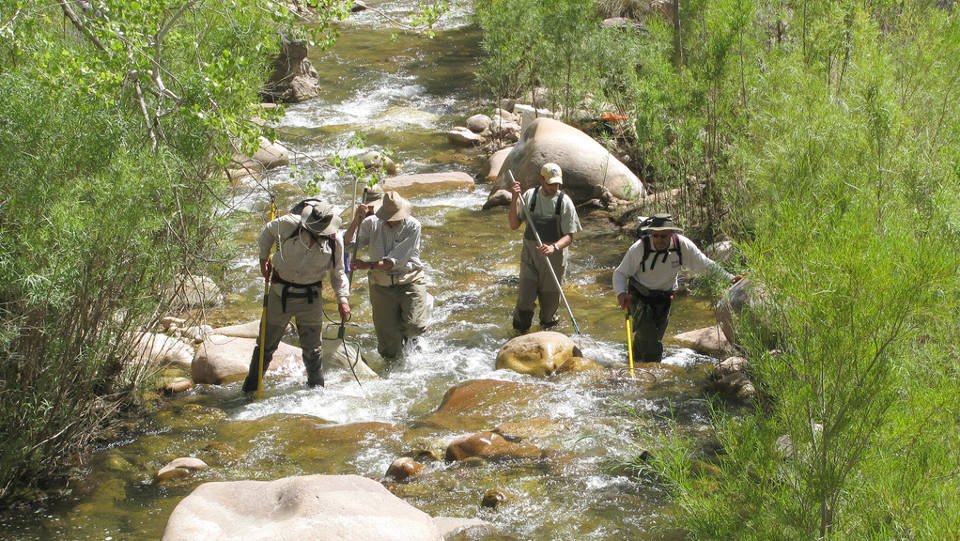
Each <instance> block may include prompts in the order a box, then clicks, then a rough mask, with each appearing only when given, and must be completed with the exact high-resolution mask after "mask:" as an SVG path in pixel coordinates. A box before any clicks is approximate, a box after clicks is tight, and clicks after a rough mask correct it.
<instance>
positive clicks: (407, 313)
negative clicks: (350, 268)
mask: <svg viewBox="0 0 960 541" xmlns="http://www.w3.org/2000/svg"><path fill="white" fill-rule="evenodd" d="M370 306H371V307H372V308H373V327H374V329H376V331H377V351H379V352H380V355H381V356H382V357H383V358H384V359H396V358H397V357H399V356H400V352H401V351H402V350H403V343H404V339H406V338H411V337H414V336H419V335H421V334H423V333H424V331H426V330H427V323H428V322H427V315H428V314H427V312H428V301H427V286H425V285H424V284H423V281H422V280H417V281H415V282H412V283H409V284H404V285H397V286H380V285H376V284H374V283H370Z"/></svg>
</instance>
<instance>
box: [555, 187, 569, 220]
mask: <svg viewBox="0 0 960 541" xmlns="http://www.w3.org/2000/svg"><path fill="white" fill-rule="evenodd" d="M558 193H559V195H560V197H558V198H557V208H556V210H554V211H553V213H554V214H556V215H558V216H559V215H560V212H561V211H562V210H563V198H564V197H566V196H567V194H565V193H563V190H559V191H558Z"/></svg>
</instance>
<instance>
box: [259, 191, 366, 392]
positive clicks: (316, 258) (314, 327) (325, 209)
mask: <svg viewBox="0 0 960 541" xmlns="http://www.w3.org/2000/svg"><path fill="white" fill-rule="evenodd" d="M298 207H299V208H298ZM294 209H295V210H299V212H291V213H290V214H286V215H284V216H281V217H279V218H277V219H275V220H272V221H270V222H269V223H268V224H267V225H266V227H264V229H263V232H262V233H261V234H260V238H259V239H258V241H257V247H258V249H259V256H260V274H262V275H263V277H264V278H265V279H267V280H269V281H270V283H271V286H270V293H269V295H267V299H265V300H266V312H265V314H264V319H265V321H264V322H263V324H262V329H263V331H264V334H263V336H260V337H258V339H257V346H256V348H254V350H253V357H252V358H251V359H250V369H249V370H248V371H247V378H246V380H244V382H243V391H244V392H247V393H249V392H253V391H255V390H256V389H257V385H258V380H259V377H258V373H257V372H258V368H262V370H263V372H266V371H267V367H268V366H269V365H270V360H271V359H272V357H273V353H274V352H275V351H276V350H277V346H278V345H280V339H281V338H282V337H283V333H284V332H285V331H286V328H287V324H288V323H289V322H290V319H291V318H293V319H296V322H297V334H298V335H299V336H300V347H301V348H303V364H304V366H306V369H307V385H309V386H311V387H316V386H321V387H322V386H323V372H322V371H321V357H322V350H321V344H320V342H321V340H322V331H323V299H322V298H321V289H322V283H321V282H322V280H323V275H324V274H326V273H329V275H330V285H331V287H333V291H334V293H335V294H336V296H337V302H338V310H339V311H340V317H342V318H343V319H347V318H349V317H350V304H349V302H348V297H349V295H350V288H349V283H348V281H347V275H346V269H345V265H344V257H343V254H344V251H343V238H342V237H341V236H340V233H339V232H338V231H337V229H338V228H339V227H340V217H339V216H335V215H334V213H333V207H331V206H330V205H329V204H328V203H326V202H323V201H320V200H319V199H307V200H304V201H302V202H301V203H300V204H299V205H297V207H294ZM274 246H276V247H277V251H276V252H275V253H274V254H273V255H271V254H270V250H271V249H272V248H273V247H274ZM261 345H262V346H263V348H264V349H263V366H262V367H260V366H259V365H260V347H261Z"/></svg>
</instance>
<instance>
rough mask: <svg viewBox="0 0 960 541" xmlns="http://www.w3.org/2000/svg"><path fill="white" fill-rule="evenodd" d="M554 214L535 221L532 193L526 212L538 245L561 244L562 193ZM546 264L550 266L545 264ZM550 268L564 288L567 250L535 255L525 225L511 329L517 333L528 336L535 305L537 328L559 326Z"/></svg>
mask: <svg viewBox="0 0 960 541" xmlns="http://www.w3.org/2000/svg"><path fill="white" fill-rule="evenodd" d="M559 195H560V199H559V200H558V204H557V209H556V212H554V214H553V216H550V217H548V218H541V217H537V215H536V214H534V213H533V210H534V208H535V206H536V200H537V190H535V191H534V193H533V197H532V198H531V199H532V202H531V204H530V208H529V209H524V212H529V213H530V217H531V218H532V220H533V224H534V226H536V228H537V233H538V234H539V235H540V242H542V243H543V244H551V243H554V242H557V241H558V240H560V237H562V236H563V233H562V232H561V231H560V210H561V206H562V204H563V198H564V193H563V192H559ZM548 261H549V263H548ZM548 264H550V265H553V270H554V272H556V274H557V281H559V282H560V284H563V277H564V274H565V273H566V270H567V249H566V248H564V249H563V250H558V251H555V252H554V253H552V254H550V255H549V256H547V257H543V256H541V255H540V254H539V253H538V252H537V239H536V236H535V235H534V232H533V230H532V229H530V226H529V225H528V226H527V227H526V228H525V229H524V232H523V251H522V252H521V253H520V292H519V294H518V295H517V306H516V308H515V309H514V311H513V328H514V329H516V330H517V331H520V332H527V331H528V330H529V329H530V325H531V323H533V310H534V308H536V302H537V301H538V300H539V301H540V325H542V326H543V328H545V329H546V328H550V327H553V326H555V325H556V324H557V323H559V319H558V318H557V308H559V307H560V289H559V288H558V287H557V284H556V283H554V281H553V278H551V277H550V269H548V268H547V267H546V266H547V265H548Z"/></svg>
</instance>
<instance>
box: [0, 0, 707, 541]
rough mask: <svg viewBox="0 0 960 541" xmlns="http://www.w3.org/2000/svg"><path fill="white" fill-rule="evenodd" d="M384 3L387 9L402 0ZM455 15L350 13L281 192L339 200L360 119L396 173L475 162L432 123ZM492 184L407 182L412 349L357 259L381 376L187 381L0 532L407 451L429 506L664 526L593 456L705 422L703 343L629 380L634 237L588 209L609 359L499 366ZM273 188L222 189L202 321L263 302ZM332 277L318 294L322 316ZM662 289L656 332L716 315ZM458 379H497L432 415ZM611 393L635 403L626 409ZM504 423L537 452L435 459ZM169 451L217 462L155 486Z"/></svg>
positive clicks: (500, 238)
mask: <svg viewBox="0 0 960 541" xmlns="http://www.w3.org/2000/svg"><path fill="white" fill-rule="evenodd" d="M378 5H379V6H380V7H381V8H382V9H385V10H387V11H388V12H389V13H393V14H397V13H403V12H404V11H405V10H406V11H409V9H410V6H411V5H412V4H411V3H410V2H384V3H380V4H378ZM458 16H459V17H460V18H459V19H458V20H457V22H455V23H454V24H449V25H448V26H447V27H443V28H441V31H440V32H439V33H438V35H437V37H436V38H435V39H433V40H427V39H425V38H423V37H419V36H414V35H410V34H400V35H399V37H398V38H397V39H396V40H395V41H394V40H392V39H391V35H392V33H393V31H392V30H390V29H388V28H384V25H383V23H382V21H378V20H377V19H376V17H375V15H373V14H364V15H361V16H359V17H358V18H357V19H356V20H354V21H353V22H352V23H350V24H346V25H345V26H344V27H343V29H342V34H341V37H340V39H339V41H338V42H337V45H336V46H335V48H334V49H333V50H332V51H329V52H326V53H322V54H318V55H315V56H314V57H313V58H312V60H313V62H314V65H315V66H316V67H317V69H318V71H319V72H320V75H321V79H322V86H323V88H324V93H323V95H322V96H320V97H319V98H318V99H316V100H312V101H310V102H308V103H303V104H297V105H293V106H290V107H289V108H288V113H287V115H286V117H285V118H284V119H283V121H281V122H280V124H279V125H278V126H277V131H278V133H279V134H280V137H281V142H282V143H283V144H284V145H286V146H287V147H288V148H291V149H292V150H293V151H294V155H295V156H296V157H295V162H296V165H297V169H298V170H299V171H300V173H301V174H302V176H293V175H291V171H290V170H289V169H284V170H276V171H272V172H271V173H270V174H269V175H268V176H267V178H266V179H265V180H264V182H263V186H269V187H270V188H271V189H278V188H277V187H278V186H281V185H283V184H289V185H290V186H289V187H287V188H284V189H285V190H286V191H285V192H283V193H282V194H281V197H280V198H279V199H278V201H279V202H280V204H281V206H288V205H290V204H292V202H294V201H295V200H297V199H298V198H299V197H300V196H301V194H302V189H303V185H304V184H303V182H302V180H303V179H304V178H310V177H312V176H313V175H317V176H319V177H320V178H323V179H325V180H324V181H323V182H321V183H320V187H319V190H320V192H319V194H318V195H320V196H321V197H324V198H327V199H329V200H330V201H332V202H333V203H334V205H335V206H337V207H339V208H341V209H346V208H348V207H349V206H350V203H351V201H350V197H351V194H352V184H351V183H350V181H348V180H347V179H339V178H336V175H334V174H333V173H332V171H331V170H330V168H329V167H328V166H327V165H325V162H326V159H327V158H328V157H329V156H331V155H333V154H335V153H341V152H344V151H345V149H346V148H347V146H346V142H347V141H349V140H350V138H351V137H352V136H353V135H354V133H362V134H363V135H366V136H367V141H368V144H369V145H370V147H371V148H375V149H379V148H384V147H390V148H392V149H394V151H395V153H396V157H397V161H398V162H399V163H400V164H401V165H402V167H403V168H404V171H406V172H429V171H435V170H450V169H455V170H461V171H468V172H469V173H471V174H474V175H476V174H478V173H479V170H478V168H477V166H476V164H477V163H479V162H478V159H479V157H480V155H479V151H476V150H471V149H468V150H462V149H456V148H452V147H451V146H450V145H449V143H448V142H447V140H446V138H445V136H444V131H445V130H446V129H448V128H450V127H452V126H454V125H457V124H462V122H463V119H465V118H466V117H467V116H469V115H471V114H473V113H474V112H477V106H476V104H475V102H476V97H477V89H476V86H475V81H474V77H473V68H474V65H475V63H476V59H477V56H478V54H479V47H478V41H479V37H480V36H479V32H478V31H477V29H475V28H473V27H471V26H468V25H466V24H465V23H464V20H465V14H464V13H462V12H459V13H458ZM450 157H454V159H450ZM487 191H488V186H485V185H482V184H479V185H477V187H476V189H475V190H473V191H461V192H453V193H444V194H438V195H423V196H416V197H413V198H412V200H413V202H414V204H415V207H416V216H417V217H418V218H419V219H420V220H421V222H422V223H423V233H424V237H423V259H424V261H425V263H426V265H427V275H428V277H429V289H430V291H431V292H432V294H433V295H434V296H435V297H436V310H435V314H434V317H435V322H434V324H433V325H432V327H431V328H430V329H429V331H428V332H427V334H426V335H425V336H424V337H423V339H422V340H421V341H420V343H419V344H418V346H417V348H416V349H411V350H409V351H408V352H407V354H406V356H405V358H404V360H403V361H402V362H400V363H399V364H397V365H394V366H391V367H389V369H388V367H386V366H385V365H384V363H383V362H382V360H381V359H379V357H378V356H377V354H376V352H375V351H376V339H375V336H374V335H373V330H372V324H371V323H370V322H371V313H370V306H369V303H368V301H367V292H366V279H365V278H364V277H362V276H361V275H360V274H358V275H357V277H356V281H355V283H354V289H353V292H352V296H351V304H352V306H353V309H354V314H355V316H354V321H355V322H357V323H358V326H356V327H349V330H348V338H349V339H351V340H354V341H356V342H357V343H358V344H359V345H360V347H361V350H362V351H363V352H364V354H365V356H366V357H367V359H368V361H369V363H370V364H371V365H372V366H374V367H375V368H377V369H378V370H380V371H381V372H382V374H383V375H384V376H385V377H383V378H381V379H377V380H365V381H363V382H362V385H361V384H358V383H357V382H356V381H355V380H354V379H353V377H352V376H351V375H350V374H349V373H335V374H332V375H331V376H330V377H329V378H328V381H327V387H326V388H323V389H317V390H310V389H306V388H305V385H304V383H305V377H304V376H303V374H302V373H299V371H296V373H289V374H286V375H284V376H282V377H280V378H270V379H268V380H267V382H266V386H265V393H264V398H263V399H262V400H260V401H252V400H250V399H248V398H247V397H244V396H243V395H242V394H241V393H240V390H239V383H238V382H233V383H229V384H226V385H222V386H216V385H200V386H198V387H196V388H194V389H192V390H190V391H188V392H186V393H184V394H182V395H178V396H177V397H175V398H173V399H171V400H170V401H169V402H168V403H167V404H166V405H165V406H164V407H163V408H162V409H161V410H159V411H157V412H155V413H153V414H152V415H151V416H150V417H149V418H148V419H144V420H143V422H142V423H141V424H140V426H139V432H138V435H137V436H136V437H132V438H130V439H127V440H122V441H118V442H114V443H113V444H111V445H109V446H107V447H105V448H104V449H103V450H101V451H100V452H98V453H97V454H96V455H95V456H93V457H92V459H91V461H90V463H89V464H88V465H87V470H88V472H89V475H88V476H87V477H86V478H85V479H84V480H83V481H82V482H80V483H79V484H78V485H76V486H73V487H71V489H72V491H71V493H70V495H69V496H68V497H67V498H65V499H62V500H59V501H56V502H55V503H53V504H51V506H50V507H49V508H46V509H42V510H40V511H39V512H38V513H37V514H35V515H33V516H29V517H21V518H16V519H14V518H6V519H4V520H3V523H2V524H0V536H2V537H4V538H9V539H51V538H58V539H157V538H159V537H160V535H161V532H162V531H163V527H164V525H165V523H166V520H167V517H168V516H169V514H170V512H171V511H172V510H173V507H174V506H175V505H176V504H177V503H178V502H179V501H180V500H181V499H183V498H184V497H185V496H186V495H187V494H189V492H190V491H191V490H192V489H193V488H195V487H196V486H197V485H199V484H200V483H203V482H207V481H229V480H240V479H260V480H269V479H277V478H281V477H285V476H290V475H304V474H317V473H324V474H340V473H356V474H360V475H365V476H369V477H373V478H376V479H381V478H382V477H383V475H384V473H385V471H386V469H387V467H388V466H389V465H390V463H391V462H392V461H393V460H394V459H395V458H397V457H398V456H401V455H413V456H417V457H418V458H420V459H421V460H422V461H423V462H424V463H425V464H426V465H427V467H428V471H429V473H428V474H427V475H426V476H424V477H423V478H422V479H419V480H417V481H415V482H412V483H409V484H401V485H392V486H391V489H392V490H393V491H394V492H395V493H396V494H397V495H399V496H401V497H403V498H404V499H405V500H406V501H408V502H410V503H412V504H413V505H415V506H417V507H418V508H420V509H422V510H423V511H426V512H428V513H430V514H433V515H444V516H458V517H478V518H481V519H484V520H487V521H489V522H491V523H493V524H495V525H497V526H498V527H500V528H501V529H502V530H503V531H504V532H505V533H508V534H510V535H512V536H514V537H515V538H517V539H530V540H541V539H542V540H550V539H580V540H608V539H609V540H612V539H622V538H625V537H626V538H630V539H663V538H670V536H671V535H672V534H671V533H670V532H669V531H666V530H664V529H663V525H664V524H665V515H664V513H665V508H664V505H665V503H666V497H665V495H664V493H663V488H662V487H661V486H658V484H657V483H656V482H654V481H651V480H634V479H632V478H628V477H626V476H623V475H619V474H615V473H608V471H609V469H608V468H605V467H604V466H605V465H609V464H610V463H612V462H617V461H629V460H630V459H632V458H633V457H634V456H636V455H637V454H639V452H640V451H641V450H642V449H643V448H644V447H647V446H653V445H655V439H654V436H653V434H654V433H655V432H656V430H655V428H658V427H660V428H662V427H663V426H666V420H668V419H669V420H672V422H675V423H677V425H678V427H679V428H678V429H679V430H681V431H683V432H685V433H689V434H691V435H695V434H699V433H701V432H703V431H704V429H705V428H706V427H708V425H709V418H708V416H709V408H708V406H707V405H706V404H705V403H704V402H703V400H702V397H701V393H700V391H699V389H700V384H701V383H702V381H703V378H704V372H705V370H704V366H705V363H708V362H710V361H712V359H710V358H708V357H703V356H700V355H697V354H694V353H693V352H691V351H689V350H683V349H676V348H675V347H672V346H671V347H669V348H668V349H669V351H668V355H667V359H666V362H665V363H663V364H662V365H657V366H652V367H645V371H644V372H643V375H642V376H641V377H639V378H637V379H633V380H631V379H628V378H625V377H623V373H622V371H621V372H618V371H617V369H616V368H617V367H619V368H622V367H623V364H624V363H625V357H626V349H625V345H624V344H623V340H624V327H623V316H622V312H620V311H619V310H617V309H616V306H615V299H614V298H613V294H612V292H611V290H610V285H609V284H610V280H611V275H612V270H613V268H614V267H615V266H616V264H617V263H618V262H619V259H620V257H621V256H622V254H623V253H624V251H625V250H626V248H627V247H628V246H629V245H630V242H631V239H629V238H623V237H620V236H618V235H617V233H616V232H615V231H613V229H612V228H611V227H610V226H609V224H608V221H607V218H606V217H605V216H603V215H601V214H599V213H598V214H594V215H588V216H584V217H583V221H584V225H585V226H586V230H585V231H584V232H583V233H582V234H580V235H579V236H578V238H577V240H576V242H575V243H574V247H573V251H572V256H573V260H572V262H571V265H570V269H569V271H568V272H569V274H568V284H567V286H566V288H565V289H566V294H567V296H568V299H569V301H570V304H571V307H572V310H573V312H574V314H575V316H576V317H577V320H578V323H579V326H580V328H581V329H582V331H583V336H579V337H578V336H575V337H574V338H575V341H577V342H578V343H579V344H580V345H581V347H582V349H583V350H584V355H585V356H587V357H590V358H593V359H595V360H596V361H598V362H599V363H601V364H602V365H604V366H606V367H611V368H609V369H608V370H607V371H605V372H602V373H599V374H596V373H595V374H592V375H583V374H580V375H565V376H562V377H557V378H551V379H546V380H542V379H535V378H531V377H528V376H522V375H519V374H516V373H513V372H508V371H498V370H495V369H494V359H495V358H496V355H497V351H498V350H499V348H500V347H501V346H502V345H503V343H504V342H506V341H507V340H508V339H509V338H511V337H512V331H511V329H510V314H511V311H512V308H513V303H514V301H515V299H516V294H517V280H516V277H517V273H518V271H519V251H520V243H521V241H520V233H519V232H516V231H510V229H509V228H508V226H507V216H506V209H505V208H495V209H491V210H486V211H484V210H480V208H481V206H482V204H483V202H484V201H485V199H486V193H487ZM268 200H269V198H268V195H267V193H266V192H265V190H264V189H262V186H257V185H248V186H244V187H240V188H237V189H236V190H235V192H234V193H233V194H232V199H231V200H230V204H231V208H232V209H234V210H233V211H232V212H233V217H234V218H235V219H236V220H237V221H238V223H239V224H240V225H239V226H238V228H237V231H236V235H235V238H234V239H232V241H233V242H235V243H236V245H237V253H236V258H235V261H234V262H233V264H232V265H231V266H230V267H229V269H228V273H227V275H228V280H227V282H226V283H225V284H223V286H224V289H225V292H226V293H227V294H228V295H227V302H226V304H225V305H224V306H223V307H221V308H219V309H217V310H214V311H211V312H209V313H208V318H209V321H210V322H211V323H213V324H215V325H220V324H229V323H235V322H242V321H249V320H253V319H256V318H257V317H258V316H259V309H260V296H261V295H262V289H261V288H262V282H261V281H260V279H259V277H258V274H257V272H258V271H257V269H256V254H255V251H254V247H253V244H254V240H253V239H254V238H255V237H256V235H257V233H258V232H259V230H260V228H261V227H262V225H263V222H264V214H265V209H266V205H267V202H268ZM325 293H326V295H327V297H328V299H327V302H326V304H325V306H326V309H327V312H328V313H329V314H335V313H336V308H335V306H334V305H333V303H332V302H331V301H330V300H329V290H327V291H326V292H325ZM675 306H676V307H675V310H674V315H673V316H672V318H671V322H670V329H669V330H668V335H670V334H672V333H675V332H681V331H685V330H690V329H693V328H699V327H703V326H706V325H710V324H712V323H713V314H712V310H711V308H710V305H709V302H707V301H706V300H704V299H696V298H681V299H679V300H678V301H677V302H676V305H675ZM558 330H559V331H560V332H562V333H565V334H568V335H569V334H572V333H573V326H572V325H571V324H570V321H569V320H568V319H567V318H566V317H565V318H564V322H563V324H562V325H561V326H560V328H559V329H558ZM327 334H330V333H327ZM291 342H292V343H295V340H292V341H291ZM471 382H481V383H482V384H483V385H486V386H488V387H489V388H491V389H494V390H493V391H490V392H491V393H492V394H491V395H490V396H491V397H492V398H490V400H489V403H484V407H482V408H479V410H478V411H475V412H473V413H472V414H471V415H470V416H466V417H463V416H461V417H456V416H453V417H452V418H451V419H452V420H451V419H445V420H443V421H438V420H436V419H435V418H434V417H433V416H432V414H433V413H434V412H435V411H436V410H437V408H438V406H439V405H440V404H441V402H442V401H443V398H444V395H445V394H446V393H447V391H448V390H449V389H451V388H452V387H454V386H457V385H464V384H470V383H471ZM620 404H629V405H630V406H631V407H633V408H635V409H636V410H638V411H640V412H644V413H646V414H647V417H645V418H644V419H637V418H634V417H633V416H631V415H630V414H628V413H627V412H625V411H624V409H623V407H622V406H621V405H620ZM451 423H452V424H451ZM503 423H521V424H523V423H526V424H525V425H524V426H525V427H526V428H527V429H530V430H533V435H532V436H531V437H530V438H529V440H528V441H530V442H532V443H533V444H534V445H536V446H537V447H539V448H540V449H541V450H542V451H543V453H542V455H541V457H540V458H537V459H529V460H518V461H512V462H506V463H503V462H493V463H485V462H471V461H467V462H465V463H454V464H447V463H446V462H444V461H443V460H442V457H443V449H444V448H445V446H446V444H447V443H449V441H451V440H452V439H453V438H454V437H456V436H458V435H461V434H463V433H466V432H469V431H473V430H479V429H482V428H483V429H492V428H494V427H495V426H497V425H502V424H503ZM181 456H195V457H198V458H201V459H202V460H204V461H205V462H207V463H208V464H209V465H210V468H209V469H208V470H205V471H203V472H200V473H198V474H197V475H196V476H194V477H190V478H188V479H185V480H181V481H177V482H174V483H171V484H168V485H157V484H154V482H153V476H154V473H155V472H156V471H157V470H159V469H160V468H161V467H162V466H163V465H164V464H166V463H167V462H169V461H170V460H172V459H174V458H177V457H181ZM489 489H500V490H502V491H504V492H505V493H508V494H510V498H509V502H508V503H507V504H505V505H503V506H501V507H499V508H497V509H496V510H494V509H488V508H485V507H482V506H481V505H480V500H481V498H482V497H483V495H484V493H485V492H486V491H487V490H489Z"/></svg>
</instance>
